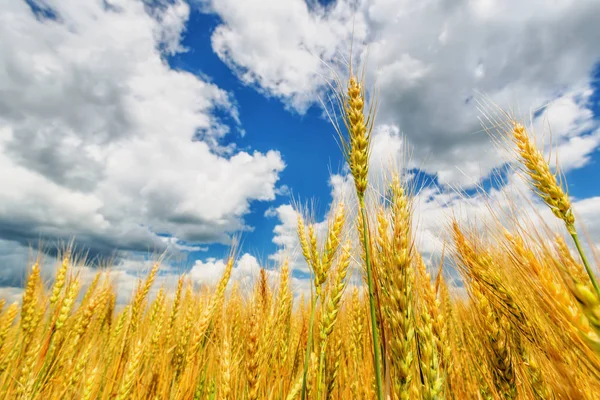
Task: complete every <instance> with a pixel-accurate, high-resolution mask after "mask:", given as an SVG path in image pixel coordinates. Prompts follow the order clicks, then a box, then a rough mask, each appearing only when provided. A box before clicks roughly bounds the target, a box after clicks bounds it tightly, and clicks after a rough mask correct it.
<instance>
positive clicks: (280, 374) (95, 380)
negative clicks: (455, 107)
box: [0, 72, 600, 400]
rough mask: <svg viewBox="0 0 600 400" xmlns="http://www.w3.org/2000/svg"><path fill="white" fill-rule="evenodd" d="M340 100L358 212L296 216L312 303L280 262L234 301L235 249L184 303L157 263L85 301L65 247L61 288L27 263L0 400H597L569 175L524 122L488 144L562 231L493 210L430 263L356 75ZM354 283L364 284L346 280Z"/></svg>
mask: <svg viewBox="0 0 600 400" xmlns="http://www.w3.org/2000/svg"><path fill="white" fill-rule="evenodd" d="M335 98H336V100H337V103H338V104H337V106H339V112H340V117H341V120H342V121H343V124H339V125H336V127H337V128H338V134H339V136H340V140H341V143H342V151H343V153H344V155H345V158H346V161H347V163H348V168H349V171H350V173H351V175H352V177H353V180H354V186H355V187H354V189H355V196H356V199H355V200H356V210H352V212H350V211H351V210H350V206H349V205H348V204H344V203H342V202H338V203H335V204H333V205H332V209H331V212H330V218H329V223H328V229H327V232H325V234H324V235H319V234H317V230H316V228H315V224H314V223H313V222H312V221H311V220H310V219H309V218H308V217H307V216H305V215H304V214H302V213H299V217H298V239H299V243H300V246H299V247H300V248H299V249H298V250H299V252H300V253H301V254H302V256H303V257H304V259H305V261H306V264H307V265H308V266H309V268H310V271H311V292H310V293H308V294H306V296H304V295H303V296H294V294H293V293H292V290H291V271H290V269H291V268H290V265H289V263H288V262H284V263H283V264H282V265H280V266H278V272H279V274H278V276H279V281H278V282H277V283H276V284H271V282H269V279H268V276H267V272H266V271H265V270H261V271H260V274H259V278H258V279H257V280H256V282H255V283H254V287H253V288H252V289H251V290H242V289H241V288H240V287H239V286H237V285H235V284H231V283H230V282H229V281H230V278H231V273H232V269H233V266H234V263H235V252H232V255H231V257H230V258H229V260H228V262H227V264H226V268H225V272H224V274H223V276H222V277H221V278H220V281H219V282H218V284H217V285H216V286H214V287H202V288H197V287H195V286H194V285H193V284H192V283H191V281H190V280H189V279H188V278H187V277H186V276H185V275H182V276H181V277H180V279H179V281H178V286H177V289H176V290H175V291H174V292H172V291H169V290H166V289H165V288H161V289H160V290H158V294H157V295H156V296H152V297H150V296H149V293H151V288H152V285H153V284H154V283H155V282H154V281H155V280H156V278H157V275H158V274H159V273H160V268H161V264H160V262H156V263H155V264H154V265H153V266H152V269H151V270H150V272H149V273H148V275H147V277H146V278H145V279H144V280H141V281H140V282H139V285H138V287H137V289H136V291H135V293H134V294H133V296H132V297H131V300H130V302H129V303H128V304H126V305H125V306H124V307H118V305H117V304H116V299H117V296H116V288H115V287H114V285H113V282H112V280H111V278H110V270H108V271H104V270H103V271H98V273H97V275H96V277H95V279H94V280H93V282H92V284H91V285H90V286H89V288H87V290H86V291H85V292H84V293H83V292H82V293H80V291H81V290H80V289H81V283H82V282H81V281H80V277H79V276H78V274H77V273H76V269H74V268H73V265H74V262H75V261H74V255H73V254H72V253H71V252H68V251H67V252H64V253H63V254H61V256H60V257H59V262H58V267H57V269H56V274H55V279H54V281H53V282H52V284H51V285H47V284H45V283H44V282H43V281H42V278H41V275H40V269H41V266H40V263H39V262H34V263H32V265H31V267H30V270H29V274H28V277H27V281H26V284H25V289H24V294H23V297H22V301H21V302H20V303H13V304H6V302H5V301H4V300H2V301H1V304H2V313H1V314H0V398H2V399H86V400H88V399H119V400H123V399H223V400H226V399H250V400H254V399H269V400H271V399H273V400H279V399H287V400H292V399H302V400H304V399H311V400H312V399H318V400H323V399H378V400H383V399H386V400H387V399H390V400H396V399H596V398H600V337H599V336H598V335H599V333H600V290H599V289H598V285H597V282H596V278H595V274H594V268H593V266H592V265H591V263H590V261H589V259H588V258H587V257H586V253H585V251H584V249H583V246H582V244H581V243H580V237H579V235H578V231H577V229H576V227H575V226H576V221H575V214H574V213H573V210H572V208H571V203H570V200H569V196H568V194H567V193H566V190H565V185H564V180H562V179H561V178H560V174H559V173H557V172H555V171H553V169H551V168H550V165H549V163H548V162H547V159H546V158H545V157H544V155H543V153H542V152H541V151H540V150H539V149H538V148H537V147H536V145H535V143H534V141H533V140H532V138H531V135H530V133H529V132H528V131H527V129H526V128H525V126H524V125H523V124H521V123H520V122H519V121H517V120H516V119H514V118H511V117H510V116H509V115H508V114H502V115H504V116H505V117H506V118H503V119H502V120H500V118H496V119H494V122H495V123H494V127H495V129H496V130H498V131H499V132H500V135H499V136H496V139H499V142H501V143H502V145H503V146H506V147H508V148H510V149H512V151H513V154H514V155H515V160H514V161H515V163H516V164H517V165H518V168H519V171H520V173H521V175H522V176H523V177H524V178H525V179H527V181H528V182H529V184H530V188H531V190H532V191H533V192H535V193H536V195H537V196H538V197H539V199H540V201H542V202H543V203H545V204H546V206H547V207H549V208H550V210H551V211H552V213H553V215H554V216H555V217H556V218H557V219H558V220H559V221H560V222H561V223H562V224H563V225H564V228H565V229H564V231H563V230H561V231H552V230H551V229H549V228H548V227H545V226H544V227H537V228H535V227H533V226H531V225H526V224H524V225H523V224H522V225H520V226H519V225H518V224H514V223H511V224H508V223H506V221H505V220H504V219H502V218H499V217H497V216H495V215H493V214H494V213H493V210H490V214H491V218H490V221H491V222H488V223H486V224H485V225H484V226H479V227H475V225H472V224H465V223H464V222H461V221H459V220H458V219H455V220H454V221H453V222H452V223H451V224H450V225H449V226H446V227H444V230H445V232H446V233H447V237H446V238H445V243H446V245H445V248H444V252H443V254H442V256H441V259H440V260H438V261H439V262H435V263H432V262H430V260H429V259H425V258H424V257H423V255H422V254H421V253H420V252H419V249H418V248H417V246H416V245H415V231H416V228H415V221H414V207H413V196H414V188H411V187H410V185H408V184H407V182H406V180H404V179H403V178H402V177H401V176H400V175H399V174H392V175H391V178H390V179H389V182H388V190H386V191H385V193H382V194H380V195H375V194H373V193H371V194H370V195H367V194H369V190H370V183H369V174H368V166H369V156H370V151H369V150H370V148H369V146H370V139H371V130H372V128H373V125H374V120H375V112H376V107H375V106H373V104H376V102H373V101H368V100H369V99H367V98H366V91H365V88H364V85H363V82H362V81H361V80H360V79H359V78H358V77H356V76H355V75H354V74H352V72H351V73H350V78H349V79H348V80H346V81H344V82H338V88H337V91H336V97H335ZM366 104H371V106H366ZM513 222H514V221H513ZM588 252H590V250H588ZM591 252H592V253H593V250H591ZM592 255H593V254H592ZM449 268H452V269H453V270H454V271H456V273H458V274H459V275H460V280H459V281H455V280H452V281H451V280H449V278H448V276H449V275H448V271H447V269H449ZM352 271H354V273H355V274H358V276H359V279H358V280H359V281H360V282H361V283H362V284H359V285H355V284H350V274H351V273H352Z"/></svg>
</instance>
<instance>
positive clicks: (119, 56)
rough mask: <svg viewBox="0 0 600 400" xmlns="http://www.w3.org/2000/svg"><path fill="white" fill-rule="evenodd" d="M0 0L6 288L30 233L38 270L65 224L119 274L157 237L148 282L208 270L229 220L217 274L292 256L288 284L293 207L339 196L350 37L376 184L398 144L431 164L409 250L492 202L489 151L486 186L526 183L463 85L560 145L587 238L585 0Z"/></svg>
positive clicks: (297, 263)
mask: <svg viewBox="0 0 600 400" xmlns="http://www.w3.org/2000/svg"><path fill="white" fill-rule="evenodd" d="M0 10H1V11H2V12H1V13H0V54H2V57H0V171H2V172H1V173H0V187H2V188H3V191H2V194H0V263H1V265H2V267H1V268H2V269H1V270H0V294H3V295H4V296H7V297H10V296H12V297H15V298H18V296H19V294H20V290H21V287H22V285H23V279H24V276H25V274H26V270H27V267H28V262H29V260H30V259H31V249H32V248H33V249H34V250H35V249H37V248H39V247H40V244H39V243H40V242H41V243H42V244H43V249H45V254H46V255H47V256H46V257H45V264H48V267H47V268H46V269H45V271H46V272H45V274H46V277H47V279H51V276H52V273H53V267H54V264H53V261H52V260H53V257H54V255H55V254H56V249H57V246H59V245H61V244H64V243H65V242H68V241H69V240H71V239H73V240H74V241H75V244H76V247H77V248H78V249H82V250H85V251H86V252H87V253H88V255H89V259H90V265H88V266H85V267H84V266H82V267H81V271H85V272H84V273H82V276H88V277H91V276H93V273H94V270H95V268H96V266H95V265H93V264H94V263H93V262H91V261H92V260H103V259H106V258H107V257H111V258H112V259H113V261H114V264H115V265H114V275H115V276H116V279H118V280H119V284H120V286H121V287H122V288H123V289H122V291H123V293H127V292H128V290H133V288H134V287H135V282H136V281H137V277H138V276H139V274H140V273H143V272H144V271H147V269H148V268H149V261H148V259H149V258H150V259H151V258H152V257H153V254H157V253H160V252H162V251H168V253H169V257H168V260H169V261H168V262H166V263H165V264H166V265H165V269H164V270H163V272H162V276H163V278H164V284H165V285H169V284H172V283H173V282H174V279H176V275H177V274H178V273H181V272H186V273H188V274H189V276H190V277H191V278H192V279H193V280H195V281H196V282H198V283H211V282H214V281H215V280H216V279H217V278H218V276H219V274H220V272H221V271H222V269H223V268H224V264H223V259H224V258H225V257H226V256H227V255H228V252H229V249H230V246H231V243H232V239H233V238H239V240H240V244H239V246H238V249H237V252H238V256H239V261H238V262H237V263H236V270H235V272H234V279H238V280H240V281H247V282H250V281H251V279H252V276H253V274H255V273H256V270H257V268H258V266H259V265H262V266H265V267H268V268H270V269H272V270H273V271H272V275H273V277H274V278H275V277H276V274H277V266H278V265H280V263H281V262H282V260H283V259H284V258H286V257H289V258H290V259H291V263H292V268H293V276H294V284H295V285H296V287H297V288H299V289H298V290H299V291H301V290H302V288H306V287H307V285H308V284H307V282H308V281H307V280H306V276H307V270H306V265H305V264H303V263H302V261H301V260H299V259H298V257H297V255H298V251H297V239H296V238H295V221H296V210H295V206H296V205H297V204H307V203H310V204H312V205H313V208H314V219H315V221H316V223H317V224H318V226H319V229H323V228H324V226H325V225H326V220H327V215H328V211H329V207H330V205H331V203H332V201H334V200H337V199H345V201H352V200H351V199H352V198H351V191H352V183H351V179H350V178H349V176H348V171H347V169H345V168H344V160H343V157H342V154H341V151H340V148H339V145H338V143H337V141H336V132H335V130H334V128H333V126H332V124H331V122H330V121H329V119H328V116H327V112H326V110H325V109H324V108H323V104H325V106H326V108H327V109H328V110H329V111H331V110H330V107H329V106H330V103H328V101H327V100H328V99H329V98H330V97H329V96H330V93H331V92H330V84H331V82H332V77H333V74H338V76H341V77H347V68H346V65H345V62H346V61H347V60H348V59H349V58H350V55H352V60H353V61H354V63H355V64H356V66H357V67H360V66H364V67H365V79H366V84H367V87H369V88H371V89H373V90H370V91H369V93H370V94H371V93H375V92H376V93H377V100H378V104H379V109H378V114H377V120H376V126H375V128H374V135H373V152H372V159H371V175H372V178H373V182H377V181H378V179H379V178H380V177H381V176H383V175H384V174H385V171H388V170H389V167H390V166H391V165H398V163H403V164H402V166H404V167H406V168H407V169H408V170H409V171H410V173H411V175H414V176H417V177H419V178H418V179H419V181H420V182H428V185H427V187H425V188H423V189H422V190H421V191H420V192H419V196H418V198H417V199H416V201H415V203H416V205H417V206H416V212H417V213H418V219H419V229H418V232H417V236H418V241H419V246H420V248H421V250H422V251H423V252H424V253H426V254H434V253H435V252H436V251H437V250H439V247H440V244H441V243H442V241H443V239H442V237H443V232H442V228H443V227H444V223H443V221H445V220H446V219H447V218H448V216H449V215H455V216H456V215H459V216H461V218H466V219H469V218H477V217H478V216H482V215H484V214H485V212H486V199H488V200H489V198H492V199H495V200H496V201H498V202H499V203H502V204H505V203H503V202H506V199H505V198H504V197H503V195H502V191H501V190H499V188H498V187H497V186H498V185H497V184H494V182H496V181H495V179H494V178H493V177H494V172H495V171H505V172H506V173H505V174H504V178H505V181H504V182H503V183H502V185H501V186H502V190H505V191H507V190H508V191H517V192H520V193H521V192H526V187H525V185H524V183H523V182H521V181H520V180H519V177H518V176H516V175H515V174H514V172H512V169H510V168H507V160H508V158H507V155H506V154H505V153H506V152H504V151H502V149H498V148H497V147H495V146H494V144H493V143H492V141H491V139H490V136H489V135H488V134H487V133H486V132H485V130H484V129H482V117H483V116H484V114H482V110H481V109H480V108H479V107H478V104H481V101H482V100H487V101H489V102H490V103H494V104H497V105H499V106H500V107H503V108H505V109H507V110H511V111H513V112H514V113H515V115H517V116H518V117H519V118H522V119H523V121H524V122H525V123H527V124H528V126H529V127H530V128H531V130H532V132H534V133H535V135H536V138H537V139H538V140H539V143H540V145H541V146H542V147H544V149H545V150H546V151H547V152H548V154H552V159H553V160H554V156H555V155H556V154H557V155H558V156H557V157H558V162H559V165H560V167H561V170H562V171H563V172H564V173H565V175H566V178H567V181H568V190H569V194H570V195H571V196H572V198H573V201H574V208H575V212H576V215H577V217H578V221H579V222H580V223H581V224H582V226H585V227H586V229H587V231H588V233H589V237H590V240H591V244H590V245H594V244H597V243H599V242H600V187H599V185H598V184H597V177H598V174H599V173H600V165H599V163H598V161H599V160H600V150H599V148H600V47H598V45H597V43H600V28H598V26H600V3H599V2H598V1H596V0H553V1H547V0H529V1H526V2H524V1H521V0H427V1H421V2H413V1H408V0H371V1H367V0H336V1H316V0H245V1H243V2H240V1H238V0H188V1H185V0H154V1H150V0H144V1H142V0H3V1H2V2H1V3H0ZM487 112H490V109H489V108H488V109H487ZM484 124H485V119H484ZM549 139H551V140H549ZM550 151H552V153H550ZM407 152H408V153H410V157H409V158H408V160H407V161H406V160H405V158H406V157H404V155H405V154H407ZM477 188H485V189H486V190H487V191H488V192H489V193H488V195H487V197H485V198H484V195H483V194H481V193H479V191H478V190H476V189H477ZM456 189H460V190H462V191H464V192H466V193H468V194H469V195H470V196H469V197H468V198H464V197H461V196H458V195H457V194H456ZM529 199H530V201H531V202H532V203H533V204H532V209H533V211H532V213H533V214H537V213H540V214H541V215H542V216H543V215H545V214H544V213H545V212H547V210H545V209H543V207H542V206H541V205H540V204H538V203H536V202H535V199H533V197H529ZM505 205H506V204H505ZM458 211H460V212H458Z"/></svg>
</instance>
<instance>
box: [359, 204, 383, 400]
mask: <svg viewBox="0 0 600 400" xmlns="http://www.w3.org/2000/svg"><path fill="white" fill-rule="evenodd" d="M358 201H359V205H360V212H361V215H362V222H363V226H362V230H363V235H362V236H363V237H362V239H363V245H364V247H365V263H366V269H367V285H368V287H369V309H370V313H371V334H372V335H373V364H374V365H375V380H376V384H377V399H378V400H383V380H382V378H381V360H380V358H381V355H380V347H379V333H378V332H377V319H376V318H375V290H374V285H373V270H372V265H371V250H370V246H369V238H368V236H367V235H368V233H367V230H368V224H367V210H366V206H365V199H364V197H363V196H360V198H359V200H358Z"/></svg>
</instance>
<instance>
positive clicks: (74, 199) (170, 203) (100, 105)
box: [0, 0, 284, 253]
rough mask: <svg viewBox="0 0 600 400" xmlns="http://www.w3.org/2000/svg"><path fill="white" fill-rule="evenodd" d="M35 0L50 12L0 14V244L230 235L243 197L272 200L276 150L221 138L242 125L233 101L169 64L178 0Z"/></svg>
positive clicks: (22, 8)
mask: <svg viewBox="0 0 600 400" xmlns="http://www.w3.org/2000/svg"><path fill="white" fill-rule="evenodd" d="M36 4H37V5H38V6H41V7H43V8H46V9H48V10H51V11H52V13H53V14H54V15H55V18H44V17H43V16H36V15H35V14H34V13H33V12H32V10H31V8H30V6H29V5H28V4H27V3H26V2H24V1H22V0H8V1H5V2H3V5H2V13H0V53H1V54H2V58H1V59H0V170H2V174H0V186H2V187H3V188H6V189H7V190H5V191H4V195H3V196H2V198H1V199H0V239H2V238H4V239H11V240H15V241H18V242H19V243H21V244H24V245H27V244H28V243H29V242H30V241H35V240H36V239H37V238H39V237H42V238H55V237H65V238H70V237H72V236H75V237H76V238H77V240H78V241H79V242H80V243H81V244H82V245H83V246H87V247H91V249H92V252H101V253H110V252H112V251H113V250H115V249H119V248H120V249H128V250H141V251H146V250H150V251H152V250H155V249H156V250H159V251H160V250H162V249H164V248H165V247H167V245H171V247H173V245H175V247H177V244H181V243H180V242H178V241H176V240H175V239H173V240H171V242H169V241H166V240H165V239H164V238H162V237H160V236H158V235H156V233H167V234H170V235H172V236H174V237H175V238H177V239H180V240H185V241H191V242H204V243H209V242H228V240H229V234H230V233H231V232H235V231H238V230H243V229H246V226H245V223H244V215H245V214H246V213H248V212H249V204H250V202H252V201H255V200H259V201H268V200H272V199H273V198H275V196H276V193H277V188H276V187H275V185H276V182H277V181H278V177H279V172H280V171H281V170H282V169H283V168H284V163H283V161H282V159H281V156H280V154H279V153H278V152H276V151H268V152H266V153H259V152H253V153H248V152H244V151H237V150H236V149H235V146H234V145H233V146H231V145H230V146H228V147H227V148H224V147H222V146H220V144H219V140H220V139H221V138H222V137H223V136H225V135H227V134H231V133H230V131H231V128H230V126H233V127H234V129H241V128H240V126H239V118H238V113H237V109H236V106H235V101H234V99H233V98H232V96H231V95H230V94H229V93H227V92H225V91H224V90H222V89H220V88H219V87H217V86H216V85H214V84H212V83H208V82H207V81H205V80H203V79H202V78H200V77H198V76H195V75H193V74H191V73H188V72H184V71H179V70H174V69H172V68H171V67H170V66H169V65H168V64H167V62H166V60H165V57H166V55H168V54H174V53H176V52H179V51H183V50H184V49H182V48H181V45H180V41H181V38H182V35H183V34H184V30H185V25H186V22H187V18H188V15H189V11H190V10H189V6H188V5H187V4H186V3H185V2H183V1H173V2H158V3H156V4H154V5H153V6H150V5H149V4H150V3H148V4H145V3H143V2H141V1H129V0H127V1H126V0H111V1H108V2H106V1H101V0H67V1H65V0H39V1H36ZM215 111H219V114H220V115H224V116H225V117H224V118H223V119H219V118H217V117H215ZM194 138H195V139H194ZM193 139H194V140H193ZM181 249H183V250H186V249H188V248H181Z"/></svg>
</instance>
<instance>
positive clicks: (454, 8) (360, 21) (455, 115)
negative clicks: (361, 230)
mask: <svg viewBox="0 0 600 400" xmlns="http://www.w3.org/2000/svg"><path fill="white" fill-rule="evenodd" d="M202 3H203V4H205V5H206V4H208V5H209V6H208V7H207V8H209V9H210V10H212V12H214V13H216V14H218V15H219V17H220V18H221V20H222V23H221V25H219V26H218V28H217V29H216V30H215V32H214V34H213V48H214V50H215V51H216V53H217V54H218V55H219V57H221V59H222V60H224V61H225V62H226V63H228V65H231V66H233V67H234V68H235V69H236V70H237V71H238V75H239V76H240V77H241V78H242V79H243V80H244V81H245V82H247V83H248V84H252V85H256V86H258V87H259V89H260V90H262V91H264V92H266V93H268V94H271V95H273V96H276V97H279V98H280V99H282V100H283V101H284V102H285V104H287V105H289V106H291V107H294V108H295V109H296V110H298V111H300V112H303V111H304V110H305V109H306V108H307V107H308V106H309V105H310V104H311V103H315V102H317V96H318V94H319V93H321V92H322V90H323V89H324V87H325V85H326V78H325V77H327V76H330V71H329V70H328V69H327V67H326V66H325V65H324V64H323V63H322V62H321V61H320V59H322V60H323V61H324V62H326V63H329V64H331V65H333V66H334V68H338V66H339V62H338V61H339V60H340V58H342V57H344V56H347V55H348V52H349V49H350V39H349V38H350V34H351V33H352V27H354V28H355V29H354V48H355V49H359V51H363V50H364V51H365V52H366V54H367V57H366V59H367V61H368V69H367V72H368V75H367V78H368V83H369V84H370V83H372V82H374V81H376V82H377V86H378V87H379V89H380V91H379V94H380V105H381V107H380V110H379V119H378V121H379V123H382V124H385V125H387V126H392V127H395V129H399V130H400V132H401V133H402V134H404V135H406V137H407V138H408V141H409V142H410V143H411V144H413V145H414V151H413V160H414V161H415V165H416V166H418V167H421V168H423V169H424V170H425V171H427V172H428V173H430V174H437V175H438V178H439V181H440V182H441V183H446V184H451V185H456V184H460V185H475V184H476V183H477V182H478V181H479V180H480V178H482V177H484V176H486V175H488V174H489V173H490V172H491V171H492V170H493V169H494V168H495V167H497V166H498V165H500V164H502V163H503V161H504V160H503V158H502V157H501V156H500V155H499V154H498V152H497V151H496V150H495V149H494V148H493V146H492V145H491V143H490V140H489V138H488V136H487V135H486V134H485V133H484V132H483V131H482V129H481V126H480V123H479V121H478V117H479V116H480V113H479V111H478V110H477V106H476V102H475V101H474V96H475V98H476V97H477V96H476V95H477V93H483V94H484V95H486V96H488V97H489V98H490V99H491V100H492V101H494V102H495V103H497V104H499V105H500V106H502V107H506V108H509V109H512V108H514V107H515V106H517V105H519V106H521V107H523V108H524V109H523V110H522V111H523V114H522V115H520V114H519V116H523V117H525V118H527V115H528V111H529V110H531V109H536V108H538V107H540V106H541V105H544V104H547V103H548V102H550V101H552V100H555V99H556V97H557V95H558V97H561V98H562V99H563V100H564V99H565V98H568V97H570V95H569V94H568V93H571V92H581V91H586V90H589V83H590V73H591V71H592V68H593V66H594V64H595V63H597V62H599V61H600V50H599V48H598V46H597V43H598V42H600V30H598V29H597V25H598V24H597V22H598V18H597V15H599V14H600V3H599V2H598V1H596V0H567V1H562V2H560V3H556V4H554V3H553V4H552V5H549V4H548V3H547V2H546V1H544V0H534V1H527V2H523V1H519V0H509V1H504V0H486V1H469V0H460V1H448V0H429V1H424V2H417V3H415V2H411V1H404V0H374V1H351V0H338V1H336V2H335V3H334V4H333V5H330V6H328V7H326V8H323V7H321V6H318V5H314V3H315V2H308V3H309V4H311V5H312V6H309V5H307V2H305V1H304V0H278V1H275V0H273V1H271V2H269V1H267V2H265V1H262V0H249V1H244V2H242V3H240V2H238V1H235V0H218V1H209V0H204V1H203V2H202ZM257 20H259V21H260V23H255V21H257ZM343 69H344V68H343V67H342V70H343ZM563 100H558V103H561V102H564V101H563ZM555 103H556V102H555ZM555 103H553V104H555ZM563 106H564V104H563ZM563 106H559V105H557V106H552V105H551V108H553V110H552V113H553V114H555V117H554V118H553V119H551V122H552V123H553V124H554V123H556V127H555V129H557V130H561V129H562V128H566V127H567V126H565V125H562V123H563V122H565V121H563V120H562V118H563V117H562V115H564V116H565V117H568V116H572V115H573V114H579V116H580V117H582V116H584V114H586V113H588V112H589V111H590V109H589V107H590V106H589V104H587V103H585V102H584V101H580V100H579V101H576V102H575V103H573V104H571V106H574V107H575V108H570V107H569V106H567V107H566V108H563ZM561 108H562V109H561ZM567 119H568V118H567ZM588 122H589V120H588ZM579 126H580V127H583V126H584V125H583V124H579ZM582 134H584V132H583V131H578V132H577V133H572V134H571V135H570V136H569V137H568V139H567V138H564V141H565V143H564V144H565V148H564V157H565V159H564V161H565V164H566V165H567V166H568V167H571V168H577V167H581V166H582V165H583V164H585V163H586V162H587V161H588V160H589V157H588V156H587V155H588V154H589V153H590V152H591V150H590V149H594V148H597V147H598V145H599V143H598V139H597V136H598V135H593V136H586V137H585V138H583V139H578V138H577V136H581V135H582Z"/></svg>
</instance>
